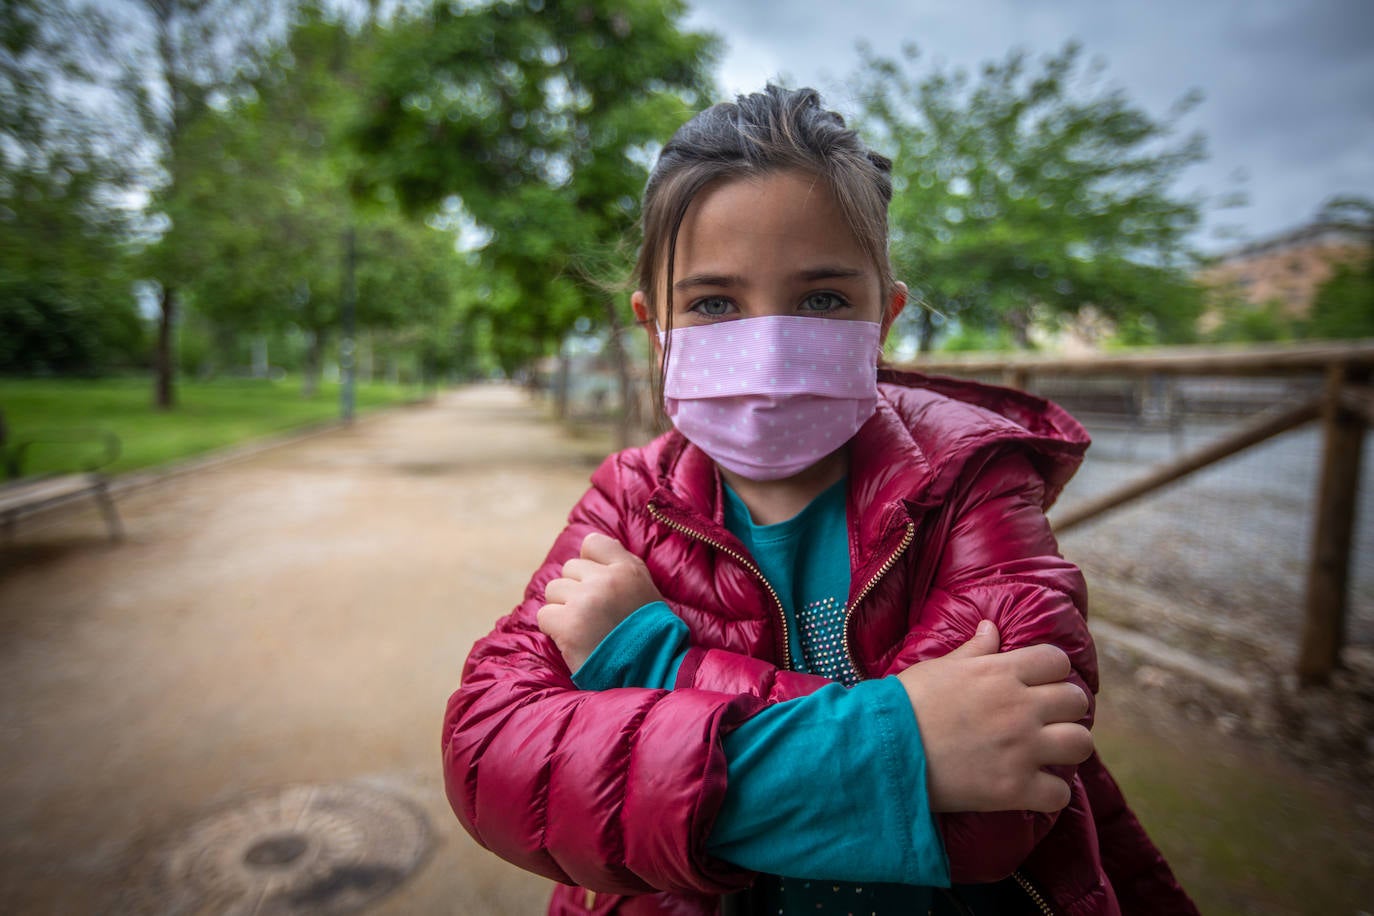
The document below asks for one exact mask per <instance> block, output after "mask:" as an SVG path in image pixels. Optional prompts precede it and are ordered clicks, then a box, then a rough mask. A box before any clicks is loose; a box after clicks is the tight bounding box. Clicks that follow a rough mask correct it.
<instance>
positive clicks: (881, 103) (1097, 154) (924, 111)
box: [855, 43, 1204, 352]
mask: <svg viewBox="0 0 1374 916" xmlns="http://www.w3.org/2000/svg"><path fill="white" fill-rule="evenodd" d="M861 53H862V54H863V57H864V62H863V64H862V66H861V69H860V70H859V72H858V74H857V75H856V77H855V84H856V87H857V91H856V95H857V97H858V98H860V99H861V100H862V103H861V104H862V108H861V112H860V118H859V121H860V125H859V126H860V128H861V129H862V130H865V131H866V132H867V133H869V134H870V135H871V137H872V140H873V142H874V143H875V145H876V146H878V147H879V148H880V149H882V150H883V151H885V152H887V153H888V154H889V155H890V156H891V157H892V158H893V160H894V168H893V186H894V192H895V193H894V198H893V203H892V208H891V222H892V245H891V248H892V261H893V268H894V270H896V271H897V273H898V275H899V276H900V277H901V278H903V279H906V280H907V281H908V283H910V284H911V286H912V288H913V292H914V293H915V294H916V298H917V301H923V302H924V303H926V304H927V305H928V306H929V308H926V309H909V310H908V311H907V315H908V316H910V317H909V318H908V320H909V321H914V322H915V324H916V328H915V331H916V334H917V336H918V338H919V341H920V349H921V350H922V352H925V351H927V350H929V349H930V347H931V345H932V342H933V340H934V338H935V335H936V333H937V331H938V325H939V324H940V323H941V322H942V321H943V320H944V319H956V320H957V321H958V322H959V323H961V324H964V325H973V326H975V327H986V328H988V329H990V330H991V329H994V328H1004V329H1006V330H1008V331H1009V332H1010V333H1011V335H1012V337H1013V339H1014V340H1016V341H1017V343H1018V344H1019V345H1021V346H1023V347H1024V346H1028V345H1029V330H1030V327H1031V325H1032V324H1033V323H1036V322H1044V321H1055V320H1058V319H1060V318H1062V317H1066V316H1072V315H1073V314H1075V313H1077V312H1078V310H1079V309H1080V308H1081V307H1083V306H1085V305H1092V306H1094V307H1095V308H1096V309H1097V311H1098V312H1099V313H1101V314H1104V315H1106V316H1107V317H1109V318H1111V319H1113V320H1115V321H1117V322H1119V323H1122V324H1124V325H1129V326H1133V327H1135V328H1137V329H1141V328H1149V329H1150V333H1152V334H1153V335H1154V336H1156V337H1158V338H1159V339H1161V340H1178V339H1182V338H1186V337H1187V336H1188V335H1189V334H1190V332H1191V327H1192V322H1193V320H1194V319H1195V317H1196V315H1197V311H1198V309H1199V308H1200V303H1201V299H1200V296H1199V294H1198V292H1197V291H1196V289H1195V288H1194V287H1193V284H1192V283H1191V281H1190V280H1189V279H1188V276H1187V270H1186V268H1187V267H1188V266H1189V264H1190V262H1191V251H1190V249H1189V247H1188V242H1187V236H1188V234H1189V233H1190V232H1192V230H1193V229H1194V228H1195V227H1196V226H1197V225H1198V220H1199V207H1200V206H1201V201H1199V200H1195V199H1181V198H1178V197H1176V196H1175V195H1174V193H1173V191H1172V187H1171V186H1172V183H1173V182H1174V180H1175V179H1176V178H1177V177H1178V175H1179V173H1180V172H1181V171H1182V170H1183V169H1184V168H1186V167H1187V166H1189V165H1191V164H1192V163H1195V162H1197V161H1199V160H1200V159H1202V158H1203V155H1204V153H1203V141H1202V139H1201V138H1200V137H1198V136H1193V137H1189V138H1186V139H1184V140H1183V141H1182V142H1180V143H1176V144H1174V145H1170V144H1169V138H1170V137H1171V136H1172V135H1173V133H1174V132H1175V129H1176V123H1177V120H1178V119H1179V118H1180V117H1182V115H1183V114H1184V113H1186V112H1187V111H1188V109H1189V108H1191V107H1192V106H1193V105H1194V104H1196V102H1197V97H1196V96H1188V97H1186V98H1184V99H1183V100H1181V101H1180V102H1179V103H1178V104H1177V105H1176V106H1175V108H1174V110H1173V112H1172V113H1171V114H1170V116H1169V117H1168V118H1166V119H1163V120H1156V119H1154V118H1152V117H1150V116H1149V115H1147V114H1146V113H1145V112H1143V111H1141V110H1139V109H1138V108H1136V107H1135V106H1134V105H1132V104H1131V102H1130V101H1129V100H1128V99H1127V98H1126V96H1125V94H1124V93H1123V92H1121V91H1120V90H1099V89H1097V88H1096V87H1095V85H1094V84H1095V81H1096V78H1097V77H1098V75H1099V70H1100V67H1090V68H1088V69H1087V70H1086V72H1085V71H1084V68H1083V67H1082V65H1081V63H1080V56H1081V51H1080V48H1079V47H1078V46H1077V45H1076V44H1072V43H1071V44H1068V45H1066V46H1065V47H1064V48H1063V50H1061V51H1060V52H1059V53H1058V54H1056V55H1053V56H1050V57H1047V58H1045V59H1044V60H1043V61H1042V62H1041V64H1040V66H1039V67H1038V68H1032V67H1030V66H1029V65H1028V61H1027V58H1026V55H1025V54H1024V53H1023V52H1019V51H1017V52H1013V53H1011V54H1009V55H1008V56H1007V57H1006V59H1005V60H1003V61H1002V62H1001V63H989V64H986V65H984V66H983V68H982V70H981V72H980V74H979V77H978V79H977V81H976V82H972V81H970V79H969V77H968V75H967V74H966V73H964V72H962V71H955V72H953V73H949V72H946V71H945V70H943V69H942V68H935V69H933V70H931V71H930V72H929V73H927V74H926V75H924V76H918V75H916V74H915V73H914V72H913V71H914V70H915V66H916V63H917V61H918V59H919V56H918V53H917V51H916V50H915V49H914V48H908V49H907V50H906V52H905V60H904V61H901V62H899V61H896V60H892V59H888V58H882V57H878V56H875V55H874V54H873V53H872V52H871V51H869V50H867V49H866V48H861ZM1143 319H1148V320H1144V321H1143V323H1142V320H1143Z"/></svg>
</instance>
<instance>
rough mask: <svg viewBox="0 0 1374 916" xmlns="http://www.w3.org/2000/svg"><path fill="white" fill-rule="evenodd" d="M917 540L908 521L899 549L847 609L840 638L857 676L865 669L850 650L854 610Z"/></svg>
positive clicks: (914, 524) (913, 527) (913, 529)
mask: <svg viewBox="0 0 1374 916" xmlns="http://www.w3.org/2000/svg"><path fill="white" fill-rule="evenodd" d="M915 539H916V523H915V522H913V521H911V520H908V521H907V523H906V534H904V535H903V536H902V543H900V544H898V545H897V549H896V550H894V551H893V552H892V556H890V557H888V558H887V562H886V563H884V564H883V565H882V566H881V567H879V569H878V571H877V572H876V573H874V574H873V578H871V579H869V580H868V583H867V584H866V585H865V586H864V587H863V589H862V590H860V592H859V594H857V595H855V596H854V600H853V601H851V602H849V607H847V608H845V611H844V632H843V634H842V635H841V637H840V641H841V642H842V643H843V645H844V656H845V658H847V659H849V667H850V669H851V670H852V671H853V672H854V674H855V675H860V676H861V675H862V672H863V669H862V668H860V667H859V665H858V663H857V662H856V661H855V660H854V653H853V652H851V651H850V648H849V622H850V618H851V617H852V616H853V615H854V609H855V608H856V607H858V606H859V603H860V602H862V601H863V600H864V598H866V597H868V593H869V592H871V591H873V587H874V586H875V585H877V584H878V580H879V579H881V578H882V577H883V576H885V575H887V574H888V573H889V572H890V571H891V570H892V567H894V566H896V565H897V560H898V559H900V558H901V556H902V554H904V553H906V549H907V548H908V547H910V546H911V542H912V541H914V540H915Z"/></svg>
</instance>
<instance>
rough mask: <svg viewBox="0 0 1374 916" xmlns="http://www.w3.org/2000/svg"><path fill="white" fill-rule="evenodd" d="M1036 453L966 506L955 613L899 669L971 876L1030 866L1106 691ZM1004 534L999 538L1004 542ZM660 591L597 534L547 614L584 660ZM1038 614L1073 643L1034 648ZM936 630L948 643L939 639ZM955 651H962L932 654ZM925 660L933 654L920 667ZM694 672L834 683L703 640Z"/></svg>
mask: <svg viewBox="0 0 1374 916" xmlns="http://www.w3.org/2000/svg"><path fill="white" fill-rule="evenodd" d="M1023 461H1024V460H1023V459H1016V458H1009V459H1004V460H1003V461H1002V462H999V463H994V464H993V465H992V466H991V467H989V468H988V469H986V470H985V472H984V474H985V478H986V479H985V480H984V481H983V484H984V485H983V486H980V487H977V488H970V492H976V493H978V494H981V495H979V496H977V497H976V498H970V499H969V500H968V502H967V503H966V504H965V505H964V506H961V507H960V511H959V513H958V514H957V516H956V520H955V524H954V527H953V530H952V531H951V532H950V540H949V546H948V547H947V549H946V550H945V553H944V558H943V559H942V562H941V568H940V570H939V573H938V574H937V576H936V579H935V586H934V588H933V590H932V595H931V597H930V599H929V600H930V601H931V602H939V603H941V605H942V606H941V607H940V609H939V610H940V614H939V615H938V616H939V618H940V619H943V620H946V621H951V620H952V621H954V622H955V625H954V626H952V627H951V626H944V627H942V628H941V631H940V632H939V633H936V632H926V631H921V630H919V628H918V629H917V630H914V631H913V633H912V634H910V635H909V636H908V639H907V642H906V644H905V645H904V646H903V648H902V650H901V651H900V652H899V653H898V655H897V659H898V661H897V662H895V663H894V665H893V667H892V672H893V673H894V674H895V679H896V680H897V682H898V683H900V684H901V686H902V688H903V689H904V690H905V692H906V696H907V699H908V700H909V702H910V704H911V706H912V710H913V712H914V714H915V717H916V720H917V722H918V723H919V731H920V741H921V743H922V744H923V745H924V751H925V757H926V762H927V767H928V769H927V779H926V785H927V787H928V794H929V803H930V808H931V809H932V810H934V811H937V812H951V813H950V814H948V815H947V816H946V817H944V818H943V824H942V826H943V827H944V833H945V840H946V844H947V847H948V851H949V856H950V862H951V867H952V870H953V876H954V880H956V881H989V880H996V879H998V878H1001V877H1005V875H1006V874H1008V873H1009V872H1010V871H1011V870H1013V869H1014V868H1015V867H1016V866H1017V865H1019V863H1020V861H1021V860H1022V859H1023V858H1024V857H1025V855H1026V854H1028V853H1029V852H1030V850H1031V848H1033V847H1034V845H1035V843H1037V842H1038V841H1039V839H1040V838H1041V837H1042V836H1043V835H1044V833H1045V832H1046V831H1048V829H1049V828H1050V826H1052V824H1053V822H1054V813H1055V812H1057V811H1058V810H1059V809H1061V808H1062V807H1063V806H1064V805H1065V804H1067V803H1068V801H1069V798H1070V794H1071V789H1070V785H1071V783H1072V781H1073V779H1074V772H1073V768H1074V765H1076V764H1077V763H1079V762H1081V761H1082V760H1084V759H1086V758H1087V756H1089V755H1090V754H1091V751H1092V742H1091V736H1090V735H1089V733H1088V731H1087V729H1086V727H1085V726H1086V724H1087V723H1089V722H1090V721H1091V715H1090V706H1091V702H1090V690H1091V688H1090V686H1089V685H1088V684H1087V683H1086V682H1085V681H1084V680H1083V678H1082V677H1080V676H1079V674H1078V672H1077V670H1076V668H1075V666H1074V664H1071V656H1072V660H1073V661H1074V662H1077V663H1079V664H1081V665H1083V667H1084V668H1085V669H1086V670H1091V668H1092V665H1091V651H1092V650H1091V642H1090V641H1089V640H1088V638H1087V634H1086V628H1085V627H1084V625H1083V617H1082V614H1081V612H1080V610H1079V608H1078V607H1077V605H1078V604H1080V603H1081V600H1082V599H1081V595H1082V589H1081V578H1080V577H1078V574H1077V571H1076V570H1075V569H1073V567H1071V566H1070V565H1069V564H1067V563H1064V562H1063V561H1062V560H1061V559H1059V558H1058V556H1057V554H1056V553H1055V552H1054V549H1053V539H1052V537H1050V535H1049V533H1048V527H1047V525H1046V523H1045V521H1044V513H1043V509H1042V508H1041V495H1042V494H1041V491H1040V489H1039V483H1038V478H1036V477H1035V476H1034V475H1033V474H1030V473H1028V468H1025V467H1024V466H1022V465H1023ZM1018 462H1021V463H1022V464H1018ZM989 531H992V532H996V541H995V543H992V544H989V543H988V532H989ZM658 598H659V594H658V590H657V588H656V587H655V586H654V583H653V581H652V577H651V576H650V575H649V572H648V570H647V569H646V568H645V567H644V564H643V563H641V562H640V561H639V560H638V559H637V558H636V557H635V556H633V555H632V554H630V553H629V552H628V551H625V550H624V549H623V548H622V547H621V546H620V545H619V543H618V542H616V541H615V540H614V539H612V538H609V537H604V536H601V535H597V534H593V535H590V536H588V537H587V538H586V539H585V540H584V542H583V544H582V550H581V555H580V556H579V557H578V558H576V559H574V560H572V561H570V562H569V563H567V564H565V566H564V567H563V569H562V575H561V576H560V577H559V578H558V579H556V580H554V581H553V582H551V583H550V584H549V587H548V589H547V590H546V601H547V603H546V604H545V605H544V606H543V607H542V608H541V609H540V612H539V623H540V627H541V629H542V630H543V631H544V632H546V633H547V634H548V635H550V636H551V637H552V638H553V639H554V641H555V643H556V644H557V645H558V646H559V648H560V650H561V651H562V652H563V654H564V656H565V658H567V660H568V662H569V664H570V666H571V667H574V668H575V667H578V666H580V665H581V663H582V662H583V661H584V660H585V658H586V656H587V654H589V653H590V652H591V651H592V649H594V648H595V646H596V645H597V644H599V643H600V641H601V639H602V638H604V637H605V635H606V634H607V633H609V632H610V630H611V629H612V628H613V627H615V626H616V625H617V624H618V623H619V622H620V621H621V620H622V619H623V618H624V616H625V615H626V614H627V613H629V610H633V609H634V608H637V607H640V606H641V605H643V604H647V603H648V602H650V601H653V600H657V599H658ZM627 609H628V610H627ZM989 617H996V618H997V619H998V621H999V622H1000V623H1002V624H1003V626H1004V634H1003V635H1004V636H1010V637H1011V638H1010V639H1004V640H1003V645H1002V648H1005V649H1007V650H1008V651H1005V652H1002V653H1000V654H998V648H999V645H998V633H997V631H996V628H995V627H993V626H992V624H991V621H989V620H988V619H987V618H989ZM980 620H982V623H981V624H979V623H978V622H979V621H980ZM1027 620H1034V621H1035V623H1036V626H1035V628H1034V629H1035V632H1036V633H1037V634H1040V635H1039V636H1038V639H1042V640H1043V639H1049V640H1051V641H1052V642H1054V643H1055V644H1057V645H1058V646H1063V648H1058V647H1056V645H1021V644H1020V642H1018V640H1021V641H1025V637H1024V633H1025V632H1026V631H1027V630H1028V629H1029V627H1027V626H1026V625H1025V624H1026V621H1027ZM961 624H966V628H965V629H964V630H963V632H964V633H965V634H967V633H971V632H973V631H974V629H975V626H978V632H977V633H976V634H975V635H974V636H973V637H972V638H971V639H969V641H968V642H967V643H965V644H964V645H962V646H952V645H949V644H948V643H947V642H941V641H943V640H949V639H950V635H949V634H950V633H952V632H953V633H957V632H959V631H960V625H961ZM931 641H936V642H941V644H940V645H938V646H937V647H936V650H935V651H932V648H931V646H930V645H929V643H930V642H931ZM951 649H952V650H953V651H950V650H951ZM1065 650H1067V651H1065ZM940 652H948V653H949V654H947V655H945V656H944V657H941V658H929V656H930V655H932V654H939V653H940ZM915 657H926V658H929V660H927V661H924V662H922V663H920V664H919V665H915V664H911V663H910V661H909V660H914V658H915ZM904 659H906V660H908V661H903V660H904ZM683 669H684V670H683V674H682V675H681V676H679V678H678V681H677V685H676V686H678V687H679V688H681V687H693V688H696V689H707V690H712V691H720V692H722V693H727V694H728V693H738V694H746V695H751V696H759V697H764V698H768V699H770V700H780V699H785V698H787V697H795V696H801V695H806V694H809V693H811V692H813V691H815V690H817V689H819V688H821V687H823V686H825V685H827V684H829V683H830V682H829V681H827V680H825V679H824V678H819V677H814V676H810V675H803V674H798V673H795V672H782V671H779V670H778V669H776V668H775V667H773V666H771V665H769V664H768V663H766V662H763V661H761V660H758V659H752V658H745V657H742V656H738V655H735V654H734V653H730V652H726V651H724V650H718V649H710V650H703V649H700V648H698V649H693V650H692V651H691V652H690V653H689V655H688V662H687V663H686V664H684V665H683ZM970 761H977V763H978V765H977V766H970V765H969V763H970ZM952 812H1000V813H998V814H992V815H976V814H968V813H965V814H953V813H952Z"/></svg>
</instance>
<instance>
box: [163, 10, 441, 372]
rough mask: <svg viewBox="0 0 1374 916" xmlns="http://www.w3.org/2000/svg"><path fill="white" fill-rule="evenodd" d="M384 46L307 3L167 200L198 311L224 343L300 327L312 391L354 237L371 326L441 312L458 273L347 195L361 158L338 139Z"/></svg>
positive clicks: (198, 135)
mask: <svg viewBox="0 0 1374 916" xmlns="http://www.w3.org/2000/svg"><path fill="white" fill-rule="evenodd" d="M375 38H376V25H375V22H373V21H371V20H369V21H368V22H366V23H364V24H362V25H361V26H358V27H356V28H350V27H349V26H348V25H347V24H346V23H344V22H343V21H341V20H340V19H338V18H337V17H335V16H333V15H331V14H329V13H327V12H326V11H325V10H324V9H323V8H322V7H320V6H318V5H316V4H313V3H306V4H302V5H301V6H300V7H299V8H298V9H297V11H296V13H295V15H293V17H292V19H291V21H290V23H289V26H288V29H287V33H286V35H285V37H284V39H283V41H282V42H281V43H280V44H279V45H278V46H276V47H274V48H272V49H270V52H269V53H267V54H265V55H264V57H263V60H262V62H261V64H260V66H259V67H258V72H257V73H256V74H255V75H254V76H253V78H252V79H249V80H247V81H246V82H245V84H244V91H243V92H242V93H240V94H239V95H238V96H237V97H235V98H233V99H230V100H227V101H226V102H224V103H222V104H220V105H217V106H212V108H211V110H210V111H208V112H206V113H205V114H204V115H203V116H202V117H201V118H200V119H199V121H198V123H197V124H196V125H195V126H194V127H193V128H192V129H191V130H189V131H188V132H187V133H186V135H185V136H184V139H183V151H184V152H185V154H186V160H187V162H188V167H187V170H186V171H185V172H184V174H183V180H182V181H181V183H180V184H179V185H178V187H177V189H176V192H175V194H172V195H169V196H168V198H167V207H168V210H169V212H171V213H172V214H173V215H174V219H177V218H179V217H180V216H181V215H182V214H184V215H185V219H183V220H181V222H183V223H184V225H185V226H186V227H187V228H186V230H185V231H184V232H183V233H182V234H181V236H180V237H179V239H178V242H177V247H178V252H179V259H180V265H181V267H182V268H183V269H184V270H186V272H187V279H186V280H185V281H184V284H183V288H184V290H185V291H186V292H187V293H188V295H189V296H190V297H191V299H192V301H193V302H194V305H195V308H196V310H197V311H198V312H199V313H200V314H202V315H203V316H205V317H206V318H207V319H209V320H210V321H211V322H212V323H213V324H214V325H215V326H217V327H219V328H221V329H223V330H225V331H226V332H227V333H226V336H232V335H233V334H235V333H237V334H242V333H244V332H262V331H265V330H268V329H271V328H282V327H285V326H291V327H294V328H296V329H298V330H301V331H304V332H305V334H306V338H307V340H308V347H307V352H306V359H305V372H304V388H305V393H306V394H307V395H309V394H311V393H313V391H314V389H315V386H316V384H317V382H318V379H319V374H320V368H321V365H322V361H323V354H324V350H325V346H326V342H327V341H328V339H329V337H330V336H331V335H332V334H333V333H334V332H335V330H336V329H337V328H338V326H339V323H340V314H341V312H340V304H341V301H342V298H343V274H344V269H345V265H344V261H345V243H344V239H345V237H346V236H348V235H351V236H353V237H355V238H356V251H357V258H356V265H357V277H356V282H355V288H356V290H357V297H356V309H355V312H356V315H355V317H356V322H357V324H358V325H359V326H361V327H364V328H372V329H380V328H398V327H401V326H404V325H409V324H414V323H417V322H422V321H426V320H429V319H431V318H433V317H434V315H435V314H438V313H440V312H444V311H445V309H446V307H447V301H448V300H449V299H450V298H451V280H452V278H453V275H454V273H455V271H456V270H457V269H458V258H457V256H456V254H455V252H454V250H453V241H454V237H453V235H452V234H451V233H450V232H446V231H441V230H438V229H435V228H431V227H429V226H426V225H425V224H423V223H421V222H419V221H416V220H412V219H407V218H406V217H405V216H404V215H403V214H402V213H401V212H400V210H399V207H397V206H396V205H395V204H394V203H391V204H386V203H383V202H377V201H371V202H364V203H362V204H359V203H358V202H355V200H354V199H353V197H352V195H351V194H350V192H349V187H348V174H349V172H350V170H351V169H353V168H355V167H356V163H355V162H354V159H355V154H353V153H352V152H351V150H350V149H349V148H348V147H347V145H346V144H345V143H344V142H343V138H342V132H343V131H344V129H345V127H346V125H348V124H349V123H351V121H352V120H353V119H354V118H356V116H357V107H358V104H359V101H358V100H359V98H360V92H359V88H360V85H361V83H362V80H363V78H364V74H365V73H366V71H367V69H368V67H369V66H370V61H371V58H372V54H373V45H374V43H375Z"/></svg>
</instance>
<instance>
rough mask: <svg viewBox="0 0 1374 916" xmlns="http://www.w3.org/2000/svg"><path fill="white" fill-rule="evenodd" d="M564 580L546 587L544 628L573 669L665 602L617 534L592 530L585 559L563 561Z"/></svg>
mask: <svg viewBox="0 0 1374 916" xmlns="http://www.w3.org/2000/svg"><path fill="white" fill-rule="evenodd" d="M562 573H563V575H562V578H558V579H554V580H553V581H552V582H550V583H549V584H548V585H547V586H546V587H545V588H544V600H545V601H546V602H548V603H547V604H545V605H544V606H543V607H541V608H540V609H539V629H540V630H542V631H543V632H544V633H546V634H547V635H548V636H549V637H551V638H552V639H553V641H554V643H555V644H556V645H557V646H558V651H560V652H562V653H563V660H564V661H566V662H567V663H568V670H570V671H576V670H577V669H578V668H580V667H582V663H583V662H585V661H586V660H587V656H589V655H591V654H592V650H593V649H595V648H596V646H597V644H598V643H600V642H601V640H603V639H605V638H606V635H607V634H608V633H610V632H611V630H614V629H615V628H616V625H617V624H619V623H620V621H622V620H624V619H625V618H626V617H629V616H630V615H631V614H633V613H634V612H635V611H637V610H639V608H641V607H643V606H644V605H646V604H649V603H651V602H654V601H661V600H663V596H662V595H661V594H659V591H658V587H657V586H656V585H654V580H653V578H652V577H650V575H649V570H648V567H646V566H645V565H644V561H643V560H641V559H640V558H639V557H637V556H635V555H634V554H632V553H630V552H629V551H628V550H626V549H625V548H624V547H622V546H621V545H620V542H619V541H617V540H616V539H615V538H612V537H607V536H606V535H604V534H599V533H597V532H592V533H591V534H589V535H587V536H586V537H585V538H583V540H582V555H581V557H579V558H577V559H573V560H569V561H568V562H566V563H564V564H563V570H562Z"/></svg>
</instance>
